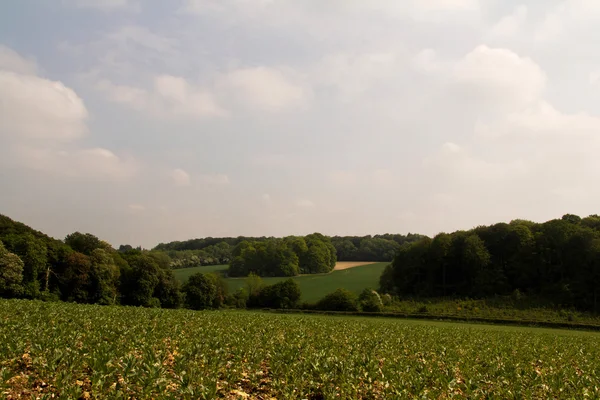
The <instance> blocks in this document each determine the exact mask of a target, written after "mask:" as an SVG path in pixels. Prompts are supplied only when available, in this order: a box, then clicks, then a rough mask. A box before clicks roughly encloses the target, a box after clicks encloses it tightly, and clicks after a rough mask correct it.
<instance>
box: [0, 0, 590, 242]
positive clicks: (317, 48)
mask: <svg viewBox="0 0 600 400" xmlns="http://www.w3.org/2000/svg"><path fill="white" fill-rule="evenodd" d="M599 24H600V2H598V1H597V0H566V1H565V0H559V1H557V0H529V1H526V0H524V1H518V0H403V1H397V0H369V1H368V2H367V1H363V0H303V1H300V0H178V1H169V2H167V1H162V0H148V1H146V0H18V1H17V0H11V1H3V2H1V3H0V188H1V189H0V213H2V214H6V215H8V216H10V217H12V218H14V219H17V220H21V221H23V222H25V223H27V224H29V225H32V226H33V227H35V228H37V229H40V230H43V231H45V232H47V233H49V234H51V235H53V236H55V237H58V238H62V237H64V236H65V235H66V234H68V233H70V232H73V231H76V230H78V231H83V232H91V233H94V234H96V235H97V236H99V237H101V238H103V239H105V240H108V241H109V242H111V243H112V244H113V245H115V246H118V245H119V244H122V243H130V244H132V245H142V246H144V247H151V246H154V245H156V244H157V243H159V242H164V241H171V240H184V239H188V238H192V237H204V236H223V235H228V236H229V235H231V236H237V235H276V236H280V235H288V234H305V233H309V232H314V231H319V232H323V233H325V234H330V235H333V234H374V233H385V232H394V233H406V232H419V233H425V234H428V235H433V234H435V233H437V232H440V231H452V230H456V229H468V228H471V227H473V226H476V225H480V224H489V223H493V222H497V221H510V220H511V219H515V218H525V219H531V220H534V221H543V220H547V219H551V218H554V217H560V216H561V215H563V214H565V213H568V212H569V213H575V214H578V215H581V216H586V215H588V214H592V213H598V212H599V211H600V209H599V208H600V202H599V199H600V186H599V185H598V181H599V179H600V51H598V49H599V48H600V35H599V34H598V33H599V32H598V26H600V25H599Z"/></svg>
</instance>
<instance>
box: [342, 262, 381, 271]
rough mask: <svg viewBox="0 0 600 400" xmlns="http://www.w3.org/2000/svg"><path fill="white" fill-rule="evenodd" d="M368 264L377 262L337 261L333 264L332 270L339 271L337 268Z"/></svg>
mask: <svg viewBox="0 0 600 400" xmlns="http://www.w3.org/2000/svg"><path fill="white" fill-rule="evenodd" d="M369 264H377V263H376V262H372V261H338V262H337V263H336V264H335V268H334V269H333V270H334V271H339V270H342V269H348V268H354V267H360V266H362V265H369Z"/></svg>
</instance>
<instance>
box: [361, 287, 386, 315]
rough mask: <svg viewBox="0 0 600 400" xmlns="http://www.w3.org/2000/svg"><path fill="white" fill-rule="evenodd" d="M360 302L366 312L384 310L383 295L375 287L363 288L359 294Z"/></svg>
mask: <svg viewBox="0 0 600 400" xmlns="http://www.w3.org/2000/svg"><path fill="white" fill-rule="evenodd" d="M358 304H359V306H360V309H361V310H362V311H365V312H381V311H382V310H383V302H382V301H381V297H380V296H379V293H377V292H376V291H375V290H373V289H365V290H363V291H362V292H361V294H360V296H358Z"/></svg>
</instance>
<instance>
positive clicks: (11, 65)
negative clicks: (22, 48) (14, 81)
mask: <svg viewBox="0 0 600 400" xmlns="http://www.w3.org/2000/svg"><path fill="white" fill-rule="evenodd" d="M37 69H38V68H37V64H36V63H35V61H33V60H29V59H26V58H23V57H21V56H20V55H19V54H18V53H17V52H16V51H14V50H13V49H11V48H10V47H6V46H4V45H3V44H0V70H2V71H9V72H15V73H18V74H25V75H35V74H36V73H37Z"/></svg>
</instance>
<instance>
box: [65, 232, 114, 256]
mask: <svg viewBox="0 0 600 400" xmlns="http://www.w3.org/2000/svg"><path fill="white" fill-rule="evenodd" d="M65 243H66V244H68V245H69V246H71V248H72V249H73V250H75V251H78V252H80V253H82V254H85V255H86V256H89V255H91V254H92V252H93V251H94V250H95V249H101V248H104V247H105V246H106V245H105V244H104V243H102V241H101V240H100V239H98V238H97V237H96V236H94V235H92V234H91V233H85V234H84V233H80V232H74V233H71V234H70V235H67V236H66V237H65Z"/></svg>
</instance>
